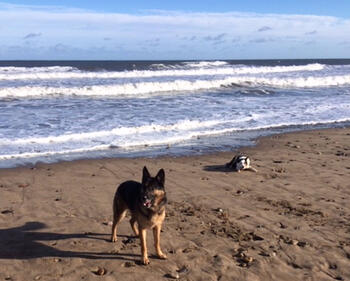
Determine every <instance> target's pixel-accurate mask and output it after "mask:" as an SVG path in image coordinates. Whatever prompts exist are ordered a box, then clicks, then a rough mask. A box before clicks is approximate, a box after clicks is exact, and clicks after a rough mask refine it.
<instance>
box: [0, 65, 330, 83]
mask: <svg viewBox="0 0 350 281" xmlns="http://www.w3.org/2000/svg"><path fill="white" fill-rule="evenodd" d="M324 67H325V66H324V65H322V64H317V63H316V64H308V65H301V66H272V67H268V66H264V67H261V66H260V67H221V68H209V69H208V68H197V69H173V70H143V71H139V70H134V71H123V72H78V71H71V70H72V69H70V68H67V70H68V71H53V72H51V71H44V72H37V71H34V72H31V71H29V72H28V73H15V72H11V73H1V72H0V80H50V79H116V78H150V77H182V76H205V75H210V76H213V75H242V74H264V73H284V72H300V71H319V70H323V69H324ZM57 70H60V68H58V69H57Z"/></svg>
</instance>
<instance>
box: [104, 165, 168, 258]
mask: <svg viewBox="0 0 350 281" xmlns="http://www.w3.org/2000/svg"><path fill="white" fill-rule="evenodd" d="M164 182H165V173H164V170H163V169H160V170H159V172H158V174H157V175H156V176H155V177H151V175H150V173H149V172H148V170H147V168H146V167H144V168H143V175H142V183H139V182H136V181H126V182H123V183H122V184H121V185H119V187H118V189H117V191H116V193H115V196H114V200H113V226H112V237H111V241H112V242H116V241H117V225H118V223H119V222H120V221H121V220H122V219H123V218H124V216H125V214H126V211H127V210H128V209H129V210H130V213H131V219H130V224H131V228H132V229H133V231H134V233H135V235H136V236H139V237H140V240H141V263H142V264H145V265H146V264H149V259H148V254H147V245H146V230H147V229H152V230H153V237H154V247H155V249H156V252H157V256H158V257H159V258H161V259H166V255H165V254H163V252H162V250H161V249H160V231H161V228H162V223H163V221H164V218H165V205H166V203H167V198H166V193H165V189H164ZM136 223H137V226H136Z"/></svg>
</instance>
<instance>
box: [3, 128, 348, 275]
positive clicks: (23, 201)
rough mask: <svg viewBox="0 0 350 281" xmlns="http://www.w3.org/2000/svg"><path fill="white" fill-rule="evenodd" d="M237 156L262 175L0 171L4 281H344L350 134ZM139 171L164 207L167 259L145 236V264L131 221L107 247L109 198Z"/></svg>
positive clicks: (271, 143) (293, 140)
mask: <svg viewBox="0 0 350 281" xmlns="http://www.w3.org/2000/svg"><path fill="white" fill-rule="evenodd" d="M241 151H243V152H245V153H247V154H248V155H250V156H251V159H252V165H253V166H254V167H255V168H257V169H258V173H253V172H249V171H245V172H241V173H237V172H230V171H227V170H226V169H225V168H224V166H223V165H224V164H225V163H226V162H228V161H230V160H231V158H232V157H233V155H234V152H231V153H217V154H212V155H204V156H198V157H178V158H156V159H103V160H84V161H75V162H66V163H58V164H50V165H46V164H39V165H37V166H35V167H34V168H30V167H23V168H16V169H3V170H0V194H1V197H0V280H19V281H22V280H23V281H24V280H25V281H27V280H65V281H67V280H166V279H168V280H170V279H171V278H179V279H180V280H350V176H349V172H350V129H330V130H321V131H309V132H301V133H292V134H284V135H278V136H272V137H266V138H262V139H260V140H259V141H258V145H257V146H256V147H253V148H245V149H242V150H241ZM144 165H146V166H147V167H148V168H149V170H150V172H151V174H153V175H154V174H155V173H156V172H157V171H158V169H159V168H164V169H165V172H166V190H167V195H168V198H169V204H168V206H167V217H166V219H165V223H164V228H163V232H162V234H161V246H162V249H163V251H164V252H165V253H166V254H167V255H168V260H159V259H157V258H156V257H155V256H154V253H155V251H154V248H153V237H152V235H151V232H150V231H149V232H148V234H149V235H148V237H147V240H148V248H149V254H150V262H151V263H150V265H148V266H142V265H140V264H139V262H138V261H139V259H140V246H139V240H138V239H132V238H131V236H130V235H131V234H132V231H131V228H130V225H129V222H128V220H129V219H128V218H126V219H125V220H124V221H122V223H121V224H120V228H119V231H118V234H119V237H118V239H119V240H118V242H117V243H116V244H113V243H111V242H109V239H110V230H111V226H110V221H111V218H112V200H113V196H114V192H115V189H116V187H117V185H119V184H120V183H121V182H123V181H125V180H129V179H133V180H140V179H141V172H142V168H143V166H144ZM98 268H103V269H105V270H106V272H99V273H104V274H103V275H98V273H97V271H98Z"/></svg>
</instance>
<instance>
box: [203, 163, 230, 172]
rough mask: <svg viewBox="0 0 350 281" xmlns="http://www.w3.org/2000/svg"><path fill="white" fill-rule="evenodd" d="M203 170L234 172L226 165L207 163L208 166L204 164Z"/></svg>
mask: <svg viewBox="0 0 350 281" xmlns="http://www.w3.org/2000/svg"><path fill="white" fill-rule="evenodd" d="M203 170H204V171H207V172H221V173H232V172H235V171H234V170H233V169H230V168H228V167H226V165H208V166H204V167H203Z"/></svg>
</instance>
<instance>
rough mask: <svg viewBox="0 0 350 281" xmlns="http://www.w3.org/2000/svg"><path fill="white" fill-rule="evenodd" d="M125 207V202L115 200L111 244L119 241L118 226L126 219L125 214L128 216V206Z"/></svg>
mask: <svg viewBox="0 0 350 281" xmlns="http://www.w3.org/2000/svg"><path fill="white" fill-rule="evenodd" d="M124 205H125V204H123V202H121V201H120V200H118V198H115V199H114V202H113V225H112V236H111V242H116V241H117V224H118V223H119V222H120V221H121V220H122V219H123V218H124V217H125V214H126V206H124Z"/></svg>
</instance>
